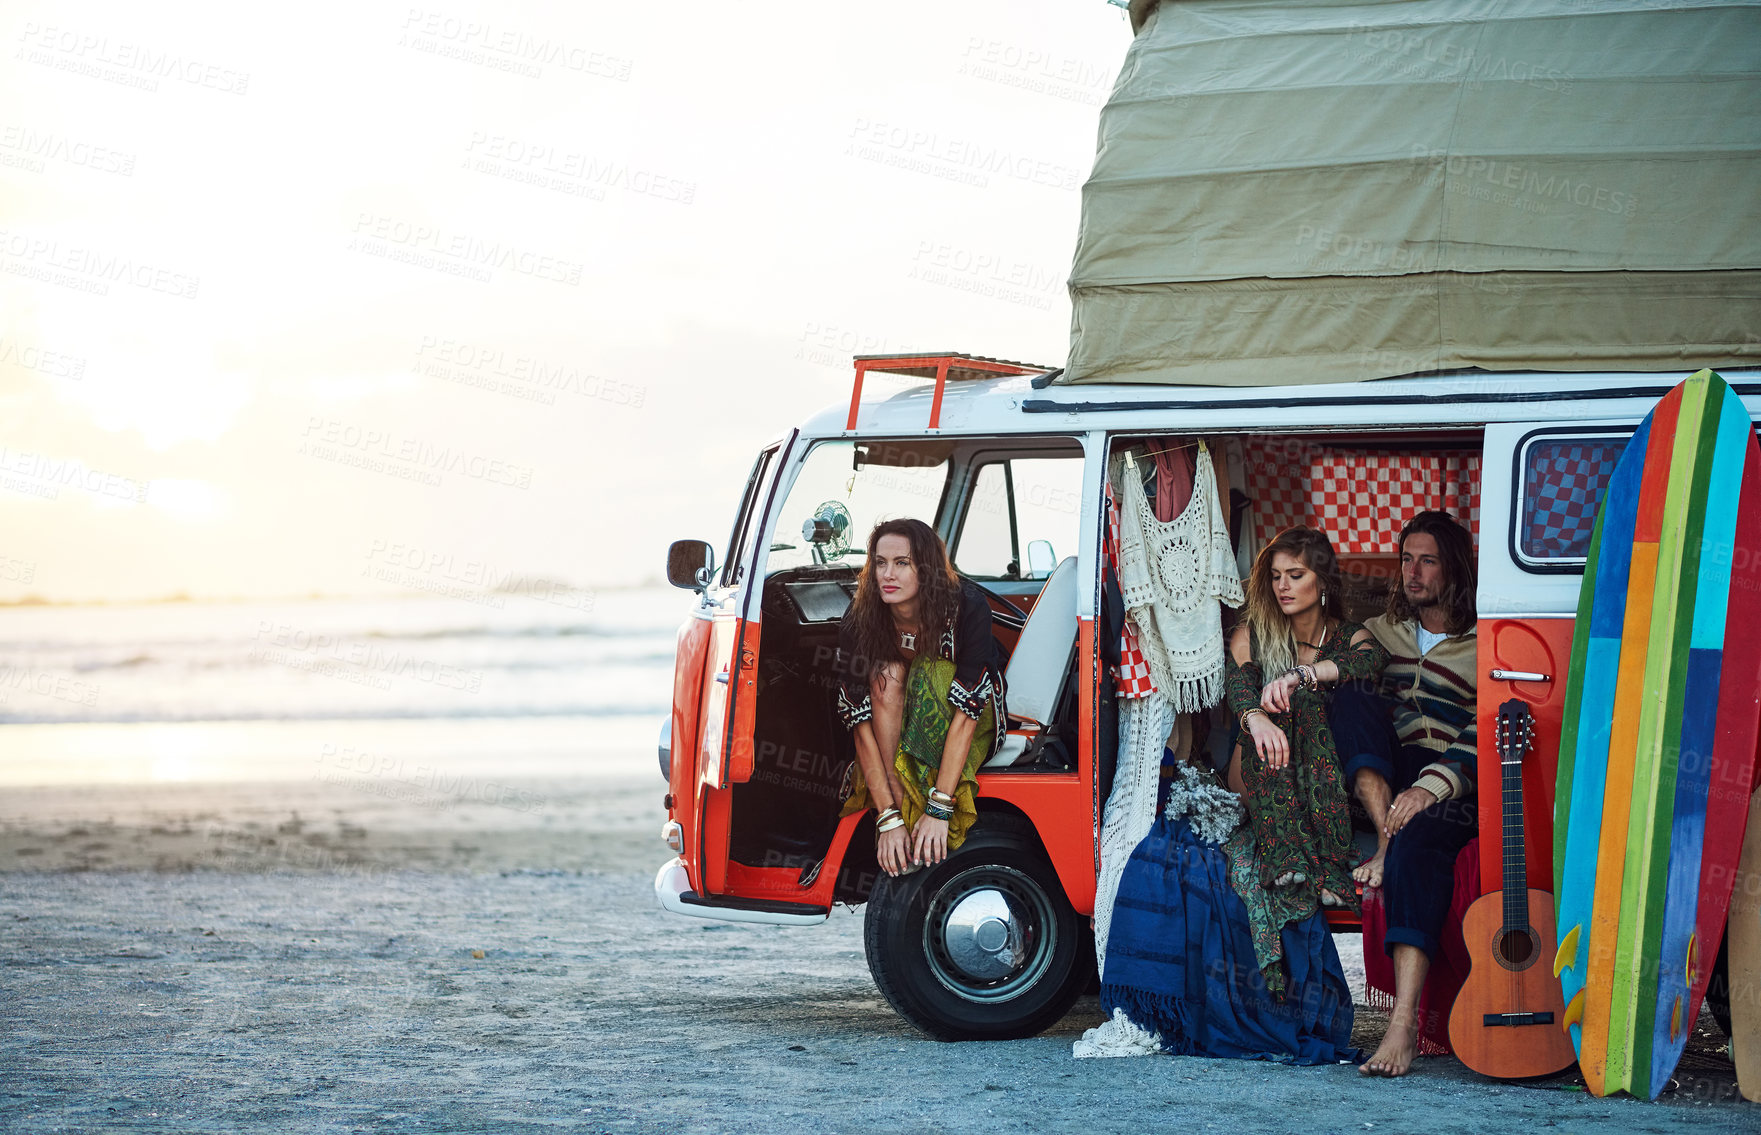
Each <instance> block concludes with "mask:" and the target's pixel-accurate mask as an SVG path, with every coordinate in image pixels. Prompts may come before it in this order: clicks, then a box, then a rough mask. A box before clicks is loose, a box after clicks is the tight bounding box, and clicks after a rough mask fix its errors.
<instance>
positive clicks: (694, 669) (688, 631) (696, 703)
mask: <svg viewBox="0 0 1761 1135" xmlns="http://www.w3.org/2000/svg"><path fill="white" fill-rule="evenodd" d="M709 630H710V621H709V620H708V619H699V618H692V619H689V620H687V621H686V622H685V624H684V625H683V626H681V627H680V628H679V638H678V646H677V647H676V648H675V649H676V651H677V653H676V654H675V656H674V660H673V730H672V769H671V770H670V772H671V775H670V776H669V777H668V778H667V788H668V795H669V796H671V797H672V807H671V809H669V811H668V813H667V814H668V817H669V818H670V819H672V820H675V821H677V822H678V824H679V826H680V827H681V828H683V829H684V831H685V832H686V834H687V835H688V836H695V835H696V834H697V832H698V830H699V829H698V820H699V817H698V806H699V803H700V801H701V799H702V794H701V793H700V792H699V791H698V784H697V750H698V747H699V746H700V745H701V744H702V743H703V737H702V728H701V726H702V722H703V717H702V714H701V713H700V712H699V707H700V706H701V704H702V694H703V683H704V681H705V680H706V679H705V677H704V670H705V669H706V668H707V667H708V665H709ZM686 851H687V854H686V856H685V867H686V874H687V875H688V876H689V877H690V879H691V886H692V887H694V888H699V889H701V888H702V886H703V879H702V877H701V876H700V875H699V866H698V865H699V863H700V862H701V860H702V856H700V855H698V854H696V851H695V849H694V848H692V847H691V846H690V845H689V844H687V845H686Z"/></svg>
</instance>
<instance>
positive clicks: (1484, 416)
mask: <svg viewBox="0 0 1761 1135" xmlns="http://www.w3.org/2000/svg"><path fill="white" fill-rule="evenodd" d="M1695 369H1697V368H1695ZM1691 373H1693V370H1692V369H1689V370H1681V371H1670V372H1664V373H1660V374H1634V373H1624V374H1595V373H1588V374H1585V373H1579V374H1548V373H1518V374H1486V373H1470V374H1460V375H1445V376H1426V377H1422V378H1399V379H1383V380H1379V381H1375V382H1349V383H1330V384H1323V385H1313V386H1307V385H1305V386H1281V387H1280V386H1270V387H1268V386H1258V387H1178V388H1170V387H1165V386H1163V387H1158V386H1146V385H1142V384H1130V385H1104V384H1091V385H1081V386H1062V385H1057V384H1055V383H1054V384H1051V385H1046V384H1045V379H1044V378H1041V379H1037V380H1036V379H1032V378H1029V377H1011V378H998V379H991V380H988V381H968V382H959V383H949V384H948V386H947V389H946V391H945V392H944V394H943V399H942V411H941V429H940V430H938V431H935V432H936V433H938V434H946V435H958V434H968V435H985V434H1016V433H1019V434H1044V433H1058V432H1065V431H1086V430H1091V429H1097V428H1102V429H1108V430H1118V431H1132V432H1135V431H1154V430H1167V429H1183V430H1184V429H1193V430H1218V431H1233V430H1277V431H1279V432H1298V431H1307V430H1353V431H1359V430H1375V429H1382V428H1394V429H1400V428H1415V429H1418V428H1426V427H1430V428H1438V427H1444V428H1447V427H1453V426H1464V427H1472V426H1480V425H1485V424H1487V423H1491V422H1579V421H1581V422H1611V421H1612V422H1622V421H1624V422H1634V421H1637V420H1638V419H1639V418H1641V417H1643V416H1644V415H1645V414H1646V413H1647V412H1649V410H1650V409H1651V407H1652V405H1654V404H1655V403H1656V401H1657V399H1659V398H1660V397H1662V396H1663V395H1664V394H1665V393H1666V392H1668V390H1669V389H1670V388H1671V387H1672V386H1674V385H1675V384H1676V383H1678V382H1680V381H1681V380H1682V379H1684V378H1686V377H1687V376H1688V375H1689V374H1691ZM1720 373H1721V374H1722V375H1723V377H1724V379H1725V381H1726V382H1728V383H1730V384H1731V386H1732V387H1733V388H1735V389H1736V391H1737V393H1738V394H1740V395H1742V396H1743V401H1744V404H1745V405H1746V406H1747V407H1748V408H1749V412H1750V415H1751V416H1761V370H1743V371H1736V370H1732V371H1722V372H1720ZM1036 384H1037V385H1036ZM933 395H934V386H933V385H931V384H926V385H922V386H916V387H913V388H911V389H907V390H904V391H900V392H898V393H895V394H893V395H892V396H891V397H888V398H885V399H876V400H875V401H865V402H863V404H862V406H861V408H860V410H859V413H858V417H857V427H856V429H855V430H854V431H847V430H845V428H844V426H845V423H846V421H847V416H848V413H849V407H848V405H847V404H838V405H834V406H829V407H827V408H826V409H825V410H822V411H821V412H819V413H817V414H815V415H814V416H812V417H811V418H809V419H808V420H807V421H806V422H805V423H804V424H803V425H802V432H803V433H804V434H807V435H810V436H815V437H864V436H874V437H898V436H922V435H926V434H929V433H930V431H929V430H928V428H927V427H928V422H929V407H930V402H931V399H932V397H933Z"/></svg>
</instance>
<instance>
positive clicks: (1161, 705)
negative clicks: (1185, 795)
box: [1095, 691, 1174, 972]
mask: <svg viewBox="0 0 1761 1135" xmlns="http://www.w3.org/2000/svg"><path fill="white" fill-rule="evenodd" d="M1173 726H1174V707H1173V706H1171V705H1169V704H1168V699H1167V698H1165V697H1163V696H1162V695H1161V694H1160V693H1159V692H1155V691H1151V692H1150V693H1149V694H1148V695H1147V696H1145V697H1141V698H1131V699H1128V700H1124V701H1121V702H1120V703H1119V763H1118V766H1117V769H1116V771H1115V772H1114V774H1113V791H1112V793H1111V794H1109V795H1108V796H1107V806H1106V809H1105V810H1104V811H1102V813H1101V872H1100V876H1099V877H1098V878H1097V879H1096V880H1095V961H1096V962H1097V963H1098V964H1099V966H1100V968H1101V969H1102V971H1103V972H1104V971H1105V970H1106V965H1107V934H1108V933H1109V931H1110V929H1111V926H1112V922H1113V896H1114V895H1115V894H1117V893H1118V891H1119V877H1120V875H1122V874H1124V872H1125V863H1126V861H1127V860H1128V859H1130V858H1131V849H1132V848H1134V847H1136V846H1137V844H1138V841H1139V840H1141V839H1143V837H1144V836H1145V835H1146V834H1147V833H1148V832H1149V830H1150V825H1151V824H1153V823H1155V820H1156V791H1157V788H1158V786H1159V785H1160V783H1161V772H1162V749H1163V747H1164V745H1165V743H1166V742H1167V740H1168V733H1169V731H1170V730H1171V729H1172V728H1173Z"/></svg>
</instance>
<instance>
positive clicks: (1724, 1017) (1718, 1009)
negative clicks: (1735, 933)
mask: <svg viewBox="0 0 1761 1135" xmlns="http://www.w3.org/2000/svg"><path fill="white" fill-rule="evenodd" d="M1706 1007H1707V1008H1708V1009H1711V1010H1712V1019H1713V1020H1715V1021H1717V1022H1718V1027H1719V1028H1721V1029H1723V1030H1724V1035H1725V1036H1727V1037H1728V1036H1729V1035H1730V931H1729V930H1728V929H1727V930H1726V931H1725V932H1724V940H1723V941H1721V942H1719V944H1718V960H1717V961H1715V962H1713V963H1712V976H1711V977H1710V978H1708V979H1707V981H1706Z"/></svg>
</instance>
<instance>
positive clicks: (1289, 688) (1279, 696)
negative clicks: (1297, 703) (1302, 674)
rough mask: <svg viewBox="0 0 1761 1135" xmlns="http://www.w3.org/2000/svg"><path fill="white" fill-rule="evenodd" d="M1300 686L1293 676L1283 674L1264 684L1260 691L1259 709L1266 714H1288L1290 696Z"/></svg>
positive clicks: (1300, 682)
mask: <svg viewBox="0 0 1761 1135" xmlns="http://www.w3.org/2000/svg"><path fill="white" fill-rule="evenodd" d="M1301 685H1302V680H1301V679H1299V678H1298V677H1297V676H1296V675H1295V674H1283V675H1280V676H1279V677H1276V678H1273V679H1272V680H1271V681H1270V682H1267V683H1266V688H1265V689H1263V690H1261V691H1260V708H1261V709H1263V710H1265V711H1266V712H1267V713H1289V712H1290V695H1291V694H1292V693H1294V692H1296V690H1297V688H1298V687H1299V686H1301Z"/></svg>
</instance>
